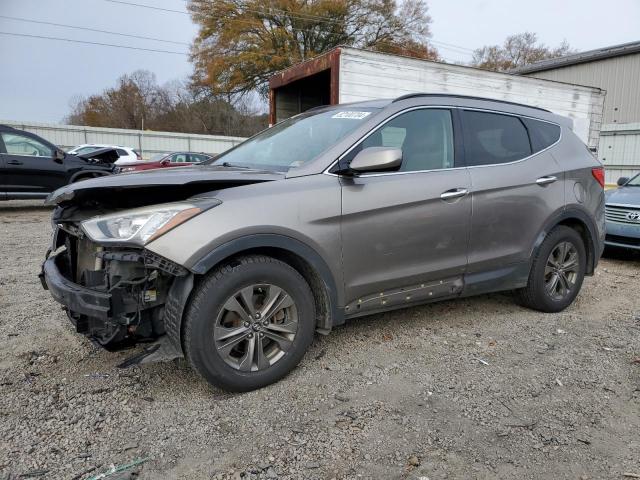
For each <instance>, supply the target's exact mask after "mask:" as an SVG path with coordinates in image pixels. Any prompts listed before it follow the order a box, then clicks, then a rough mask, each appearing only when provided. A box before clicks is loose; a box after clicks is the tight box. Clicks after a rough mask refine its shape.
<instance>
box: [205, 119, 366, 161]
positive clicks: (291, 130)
mask: <svg viewBox="0 0 640 480" xmlns="http://www.w3.org/2000/svg"><path fill="white" fill-rule="evenodd" d="M377 110H379V109H377V108H357V107H352V109H351V110H347V109H346V108H345V109H340V110H335V109H332V110H329V111H323V112H309V113H306V114H305V113H303V114H301V115H296V116H295V117H293V118H290V119H288V120H285V121H283V122H281V123H279V124H277V125H276V126H274V127H271V128H269V129H267V130H265V131H263V132H262V133H259V134H258V135H256V136H255V137H253V138H251V139H249V140H247V141H246V142H244V143H242V144H240V145H239V146H238V147H236V148H234V149H233V150H231V151H229V152H227V153H224V154H222V155H221V156H219V157H217V158H216V159H215V161H213V162H212V161H209V162H205V163H213V164H214V165H229V166H239V167H249V168H259V169H265V170H276V171H283V172H286V171H287V170H289V169H290V168H294V167H299V166H300V165H303V164H305V163H307V162H308V161H310V160H312V159H314V158H315V157H317V156H318V155H320V154H321V153H322V152H324V151H325V150H327V149H328V148H329V147H331V146H333V145H334V144H335V143H336V142H337V141H338V140H340V139H341V138H343V137H344V136H345V135H347V134H348V133H350V132H351V131H353V130H354V129H355V128H356V127H357V126H358V125H360V124H362V122H364V121H365V120H367V119H368V118H369V117H370V115H371V114H372V113H373V112H376V111H377Z"/></svg>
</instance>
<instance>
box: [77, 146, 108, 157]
mask: <svg viewBox="0 0 640 480" xmlns="http://www.w3.org/2000/svg"><path fill="white" fill-rule="evenodd" d="M101 148H103V147H82V148H79V149H78V150H76V155H82V154H83V153H91V152H95V151H96V150H100V149H101Z"/></svg>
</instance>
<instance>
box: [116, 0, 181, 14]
mask: <svg viewBox="0 0 640 480" xmlns="http://www.w3.org/2000/svg"><path fill="white" fill-rule="evenodd" d="M105 2H111V3H119V4H121V5H130V6H132V7H142V8H148V9H150V10H159V11H161V12H169V13H181V14H183V15H190V13H189V12H185V11H184V10H173V9H171V8H162V7H155V6H153V5H146V4H144V3H134V2H125V1H124V0H105Z"/></svg>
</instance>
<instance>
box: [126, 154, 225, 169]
mask: <svg viewBox="0 0 640 480" xmlns="http://www.w3.org/2000/svg"><path fill="white" fill-rule="evenodd" d="M211 158H213V157H212V155H207V154H206V153H193V152H173V153H159V154H156V155H154V156H153V157H151V160H149V161H146V162H145V161H140V162H126V163H120V164H118V167H117V171H118V173H120V172H122V173H125V172H138V171H141V170H153V169H154V168H169V167H187V166H190V165H195V164H198V163H202V162H204V161H206V160H211Z"/></svg>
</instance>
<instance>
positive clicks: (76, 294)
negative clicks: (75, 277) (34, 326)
mask: <svg viewBox="0 0 640 480" xmlns="http://www.w3.org/2000/svg"><path fill="white" fill-rule="evenodd" d="M56 260H57V255H54V256H53V257H49V258H48V259H47V260H45V262H44V263H43V264H42V272H41V273H40V275H39V276H40V281H41V282H42V286H43V287H44V289H45V290H49V292H50V293H51V296H52V297H53V299H54V300H55V301H56V302H58V303H61V304H62V305H63V306H65V307H66V308H67V309H68V310H69V311H71V312H73V313H75V314H77V315H87V316H90V317H95V318H99V319H103V320H108V319H111V318H113V313H114V310H113V306H112V297H113V295H112V294H111V293H109V292H101V291H98V290H93V289H91V288H86V287H83V286H82V285H78V284H76V283H73V282H71V281H70V280H67V279H66V278H65V277H64V276H63V275H62V273H60V270H59V268H58V265H56Z"/></svg>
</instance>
